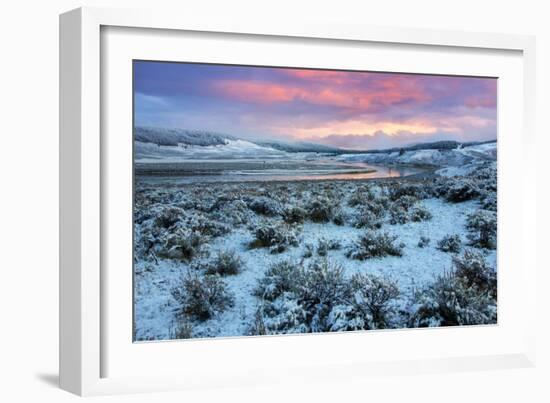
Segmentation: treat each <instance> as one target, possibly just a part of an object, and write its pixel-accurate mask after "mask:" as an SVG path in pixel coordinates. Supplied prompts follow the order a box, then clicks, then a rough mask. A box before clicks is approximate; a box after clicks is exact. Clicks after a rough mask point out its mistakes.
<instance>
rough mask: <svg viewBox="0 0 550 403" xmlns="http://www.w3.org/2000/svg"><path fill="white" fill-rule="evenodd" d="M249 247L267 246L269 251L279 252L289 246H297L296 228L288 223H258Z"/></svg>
mask: <svg viewBox="0 0 550 403" xmlns="http://www.w3.org/2000/svg"><path fill="white" fill-rule="evenodd" d="M254 236H255V239H254V241H252V242H251V244H250V247H251V248H269V250H270V252H271V253H281V252H284V251H285V250H287V249H288V248H289V247H291V246H298V229H297V228H296V227H292V226H289V225H284V224H283V225H281V224H269V223H263V224H260V225H259V226H258V227H256V229H255V230H254Z"/></svg>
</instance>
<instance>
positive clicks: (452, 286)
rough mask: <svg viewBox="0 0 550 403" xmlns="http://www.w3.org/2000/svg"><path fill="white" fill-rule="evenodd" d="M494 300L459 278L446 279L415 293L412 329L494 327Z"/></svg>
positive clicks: (449, 277)
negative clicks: (483, 325) (492, 325)
mask: <svg viewBox="0 0 550 403" xmlns="http://www.w3.org/2000/svg"><path fill="white" fill-rule="evenodd" d="M496 320H497V306H496V300H495V299H494V298H492V297H491V295H489V294H488V293H487V292H480V291H479V290H478V289H476V288H475V287H469V286H468V285H467V284H466V283H465V282H464V281H463V280H462V279H461V278H460V277H457V276H455V275H452V274H450V275H445V276H442V277H440V278H438V279H437V280H436V281H435V282H434V283H433V284H431V285H429V286H428V287H426V288H425V289H423V290H421V291H419V292H417V293H416V296H415V305H414V312H413V313H412V315H411V318H410V323H409V325H410V326H412V327H431V326H459V325H481V324H491V323H496Z"/></svg>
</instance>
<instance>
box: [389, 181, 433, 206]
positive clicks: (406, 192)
mask: <svg viewBox="0 0 550 403" xmlns="http://www.w3.org/2000/svg"><path fill="white" fill-rule="evenodd" d="M433 195H434V192H433V189H432V186H431V185H430V184H428V183H406V182H405V183H404V182H398V183H396V184H395V185H393V186H390V187H389V197H390V199H391V200H394V201H395V200H400V199H401V198H403V197H412V198H414V199H416V200H418V199H427V198H429V197H432V196H433Z"/></svg>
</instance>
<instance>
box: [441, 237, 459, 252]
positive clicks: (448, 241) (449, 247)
mask: <svg viewBox="0 0 550 403" xmlns="http://www.w3.org/2000/svg"><path fill="white" fill-rule="evenodd" d="M461 248H462V241H461V240H460V236H458V235H457V234H453V235H445V236H444V237H443V238H441V240H440V241H439V242H438V243H437V249H439V250H441V251H443V252H450V253H458V252H460V249H461Z"/></svg>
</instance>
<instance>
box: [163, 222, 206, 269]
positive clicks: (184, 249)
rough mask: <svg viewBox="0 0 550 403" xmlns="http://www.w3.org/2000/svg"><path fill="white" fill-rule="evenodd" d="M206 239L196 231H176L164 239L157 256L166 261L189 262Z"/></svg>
mask: <svg viewBox="0 0 550 403" xmlns="http://www.w3.org/2000/svg"><path fill="white" fill-rule="evenodd" d="M206 241H207V239H206V238H205V237H204V236H203V235H202V234H201V233H200V232H198V231H190V230H183V229H178V230H177V231H176V232H174V233H173V234H170V235H168V236H167V237H166V240H165V242H164V245H163V246H162V247H161V248H160V250H159V251H158V255H159V256H160V257H163V258H168V259H179V260H185V261H190V260H192V259H193V258H194V257H195V256H196V255H197V254H198V253H199V252H200V249H201V246H202V245H203V244H204V243H205V242H206Z"/></svg>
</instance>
